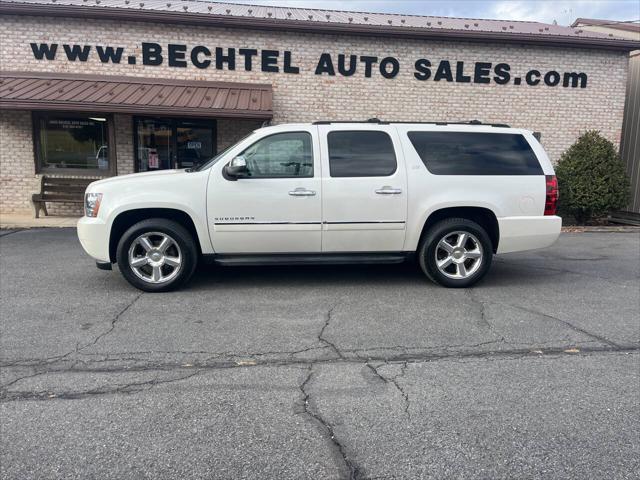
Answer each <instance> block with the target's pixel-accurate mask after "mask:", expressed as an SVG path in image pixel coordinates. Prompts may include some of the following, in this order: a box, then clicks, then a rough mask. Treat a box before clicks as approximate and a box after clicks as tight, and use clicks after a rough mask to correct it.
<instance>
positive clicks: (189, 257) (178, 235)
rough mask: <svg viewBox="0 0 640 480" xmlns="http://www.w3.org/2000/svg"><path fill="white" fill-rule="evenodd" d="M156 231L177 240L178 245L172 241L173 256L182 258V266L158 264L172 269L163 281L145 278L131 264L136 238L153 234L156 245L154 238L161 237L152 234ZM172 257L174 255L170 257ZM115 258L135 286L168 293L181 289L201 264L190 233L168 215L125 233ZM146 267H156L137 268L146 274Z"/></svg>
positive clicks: (145, 289) (123, 272) (164, 268)
mask: <svg viewBox="0 0 640 480" xmlns="http://www.w3.org/2000/svg"><path fill="white" fill-rule="evenodd" d="M154 233H160V234H163V235H166V236H168V237H169V238H170V240H172V241H173V242H174V243H175V245H174V244H172V246H171V247H170V248H172V249H174V250H173V252H175V254H177V255H174V258H175V256H177V257H180V265H179V266H178V267H173V266H172V265H167V266H164V265H163V266H162V267H159V268H161V269H163V271H164V272H166V271H167V270H170V272H171V274H170V275H167V277H169V278H168V279H167V280H166V281H161V283H152V282H153V279H149V280H144V279H143V278H140V276H139V274H137V273H136V272H134V268H133V267H132V266H131V265H130V263H129V251H130V249H131V248H132V245H133V243H134V242H136V239H138V238H139V237H140V236H141V235H144V234H152V235H151V237H150V238H151V241H152V245H154V247H155V246H156V245H155V244H154V243H153V240H154V239H162V236H158V235H153V234H154ZM156 241H157V240H156ZM134 248H138V249H139V248H140V247H139V246H138V247H134ZM134 251H135V250H134ZM141 252H142V254H143V256H144V251H142V250H141ZM170 259H171V258H169V259H168V260H170ZM116 261H117V262H118V268H119V269H120V272H121V273H122V276H123V277H124V278H125V279H126V280H127V281H128V282H129V283H130V284H131V285H133V286H134V287H136V288H138V289H140V290H143V291H145V292H166V291H169V290H175V289H177V288H179V287H180V286H182V285H184V284H185V283H186V282H187V281H188V280H189V279H190V278H191V276H192V275H193V272H194V271H195V269H196V266H197V263H198V249H197V247H196V243H195V240H194V239H193V237H192V236H191V234H190V233H189V232H188V231H187V229H186V228H184V227H183V226H182V225H180V224H179V223H177V222H174V221H172V220H167V219H165V218H150V219H148V220H143V221H141V222H138V223H136V224H135V225H133V226H132V227H131V228H129V229H128V230H127V231H126V232H124V234H123V235H122V237H121V238H120V241H119V242H118V248H117V250H116ZM145 269H147V270H149V269H150V270H151V271H152V270H153V268H151V267H144V268H140V269H138V270H137V271H139V272H140V274H141V275H143V276H145V275H144V274H145V273H147V272H144V271H143V270H145ZM172 269H175V270H177V271H175V273H174V270H172ZM148 275H149V276H152V275H153V273H151V272H148Z"/></svg>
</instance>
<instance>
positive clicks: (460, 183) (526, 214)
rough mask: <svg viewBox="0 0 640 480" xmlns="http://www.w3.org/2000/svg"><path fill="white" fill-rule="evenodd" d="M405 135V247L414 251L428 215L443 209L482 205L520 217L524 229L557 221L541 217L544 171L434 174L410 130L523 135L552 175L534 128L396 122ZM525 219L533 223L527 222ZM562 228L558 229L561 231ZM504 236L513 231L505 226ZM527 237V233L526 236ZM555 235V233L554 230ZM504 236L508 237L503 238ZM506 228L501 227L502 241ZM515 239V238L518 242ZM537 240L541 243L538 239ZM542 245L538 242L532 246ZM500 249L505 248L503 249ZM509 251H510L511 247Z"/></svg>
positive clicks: (501, 215)
mask: <svg viewBox="0 0 640 480" xmlns="http://www.w3.org/2000/svg"><path fill="white" fill-rule="evenodd" d="M397 128H398V134H399V136H400V138H401V139H402V148H403V153H404V159H405V163H406V168H407V172H408V192H409V198H408V209H407V210H408V217H407V236H406V239H405V243H404V250H407V251H415V250H416V249H417V248H418V243H419V241H420V238H421V234H422V229H423V226H424V225H425V224H426V222H427V219H428V218H429V216H430V215H432V214H433V213H435V212H437V211H438V210H442V209H445V208H452V207H479V208H484V209H487V210H490V211H491V212H492V213H493V214H494V215H495V216H496V218H497V219H498V223H499V224H500V219H501V218H505V217H518V218H519V219H520V221H519V222H518V223H519V225H520V227H521V228H524V229H525V231H528V230H530V229H529V228H528V227H529V226H530V227H531V231H532V233H533V232H534V231H535V228H536V227H535V225H541V224H545V223H546V224H548V225H550V228H552V229H553V228H554V226H557V217H556V219H555V220H554V219H551V217H543V213H544V204H545V197H546V184H545V177H544V175H434V174H432V173H431V172H429V170H428V169H427V167H426V166H425V164H424V163H423V162H422V160H421V159H420V157H419V155H418V153H417V152H416V150H415V149H414V148H413V146H412V144H411V142H410V141H409V138H408V136H407V134H408V133H409V132H416V131H418V132H419V131H434V130H435V131H451V132H465V131H471V132H483V133H487V134H499V133H506V134H514V133H516V134H522V135H523V136H524V137H525V139H526V140H527V141H528V142H529V144H530V145H531V147H532V149H533V150H534V153H536V156H538V159H539V161H540V166H541V167H542V170H543V172H544V173H545V174H547V173H548V174H552V173H553V167H552V166H551V162H550V161H549V159H548V157H547V156H546V154H544V150H543V149H542V147H541V146H540V144H539V143H538V142H537V140H535V138H534V137H533V135H531V134H530V132H527V131H524V130H516V129H511V128H496V127H489V126H486V127H485V126H461V125H450V126H434V125H410V124H400V125H398V126H397ZM527 218H530V219H531V220H532V221H533V220H535V223H527ZM559 232H560V229H559V227H558V228H557V233H558V234H559ZM504 234H505V235H507V236H508V235H511V234H512V231H511V230H507V231H505V233H504ZM523 236H526V234H525V235H523ZM556 236H557V235H556ZM504 240H505V241H507V240H506V237H505V238H504ZM502 242H503V232H502V231H500V242H499V243H502ZM516 244H517V243H516ZM534 244H535V245H537V243H535V242H534ZM533 248H538V247H533ZM498 251H499V252H500V251H501V249H500V248H499V249H498ZM510 251H511V250H510Z"/></svg>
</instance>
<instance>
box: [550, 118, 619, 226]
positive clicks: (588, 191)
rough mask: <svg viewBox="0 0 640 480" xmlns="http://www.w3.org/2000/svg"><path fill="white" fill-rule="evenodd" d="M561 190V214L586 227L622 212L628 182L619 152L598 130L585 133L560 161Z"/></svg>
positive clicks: (557, 171) (559, 183) (559, 179)
mask: <svg viewBox="0 0 640 480" xmlns="http://www.w3.org/2000/svg"><path fill="white" fill-rule="evenodd" d="M555 170H556V175H557V177H558V186H559V188H560V200H559V210H560V213H561V214H567V213H568V214H570V215H572V216H573V217H575V219H576V220H577V221H578V223H585V222H588V221H590V220H592V219H594V218H598V217H602V216H604V215H606V214H607V213H609V212H611V211H612V210H617V209H620V208H623V207H625V206H626V205H627V202H628V199H629V179H628V177H627V174H626V172H625V167H624V164H623V163H622V161H621V160H620V156H619V155H618V152H616V149H615V147H614V145H613V143H611V142H610V141H609V140H607V139H606V138H604V137H603V136H602V135H600V133H599V132H597V131H595V130H591V131H588V132H586V133H584V134H583V135H582V136H581V137H580V138H578V140H577V141H576V143H574V144H573V145H572V146H571V147H569V149H568V150H566V151H565V152H564V153H563V154H562V156H561V157H560V161H559V162H558V165H557V166H556V168H555Z"/></svg>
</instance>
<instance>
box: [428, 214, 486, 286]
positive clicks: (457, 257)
mask: <svg viewBox="0 0 640 480" xmlns="http://www.w3.org/2000/svg"><path fill="white" fill-rule="evenodd" d="M492 257H493V245H492V244H491V239H490V238H489V235H488V234H487V232H486V231H485V229H484V228H482V227H481V226H480V225H479V224H477V223H476V222H473V221H471V220H467V219H466V218H448V219H445V220H442V221H440V222H438V223H436V224H435V225H433V226H432V227H431V228H430V229H429V231H428V232H427V234H426V236H425V238H424V239H423V241H422V243H421V244H420V248H419V250H418V258H419V262H420V267H421V268H422V271H423V272H424V273H425V274H426V275H427V276H428V277H429V278H430V279H431V280H432V281H434V282H436V283H438V284H440V285H443V286H445V287H453V288H464V287H470V286H471V285H473V284H475V283H476V282H478V281H479V280H480V279H481V278H482V277H484V276H485V275H486V273H487V271H488V270H489V267H490V266H491V260H492Z"/></svg>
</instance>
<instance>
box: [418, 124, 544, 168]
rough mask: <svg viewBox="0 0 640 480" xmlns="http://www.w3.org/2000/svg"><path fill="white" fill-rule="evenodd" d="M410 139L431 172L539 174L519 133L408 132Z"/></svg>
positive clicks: (533, 157) (534, 157)
mask: <svg viewBox="0 0 640 480" xmlns="http://www.w3.org/2000/svg"><path fill="white" fill-rule="evenodd" d="M408 135H409V140H411V143H412V144H413V147H414V148H415V149H416V152H418V155H419V156H420V158H421V159H422V162H423V163H424V165H425V167H427V169H428V170H429V171H430V172H431V173H433V174H434V175H542V174H543V172H542V168H541V167H540V163H538V159H537V158H536V156H535V154H534V153H533V150H531V146H530V145H529V143H528V142H527V141H526V140H525V138H524V137H523V136H522V135H519V134H505V133H475V132H409V134H408Z"/></svg>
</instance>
